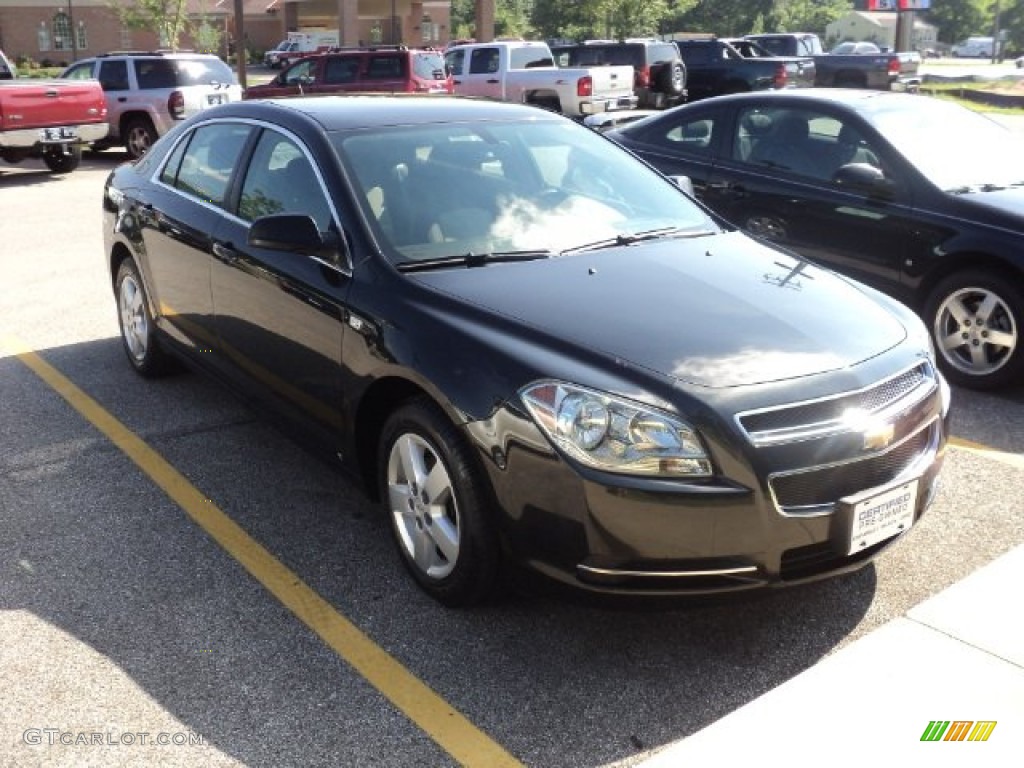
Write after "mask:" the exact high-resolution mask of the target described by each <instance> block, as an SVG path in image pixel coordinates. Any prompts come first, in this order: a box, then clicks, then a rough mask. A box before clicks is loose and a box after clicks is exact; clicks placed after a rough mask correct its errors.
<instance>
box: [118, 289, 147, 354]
mask: <svg viewBox="0 0 1024 768" xmlns="http://www.w3.org/2000/svg"><path fill="white" fill-rule="evenodd" d="M121 335H122V336H124V343H125V344H126V345H128V352H129V353H130V354H131V356H132V357H133V358H134V359H135V360H138V361H139V362H140V363H141V362H142V361H143V360H145V358H146V349H147V348H148V346H149V320H148V319H147V317H146V306H145V304H144V302H143V301H142V291H141V290H140V289H139V284H138V283H137V282H136V281H135V278H134V277H133V276H131V275H127V276H125V278H124V279H123V280H122V281H121Z"/></svg>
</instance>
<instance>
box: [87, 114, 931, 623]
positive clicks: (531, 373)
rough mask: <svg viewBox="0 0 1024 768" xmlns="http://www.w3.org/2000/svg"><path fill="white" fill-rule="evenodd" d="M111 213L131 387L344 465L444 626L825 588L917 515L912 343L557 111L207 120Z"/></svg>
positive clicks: (917, 408)
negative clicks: (479, 605) (530, 582)
mask: <svg viewBox="0 0 1024 768" xmlns="http://www.w3.org/2000/svg"><path fill="white" fill-rule="evenodd" d="M103 211H104V213H103V215H104V227H103V229H104V233H105V246H106V259H107V261H108V264H109V270H110V279H111V285H112V288H113V294H114V297H115V300H116V302H117V306H118V308H119V316H120V319H121V330H122V336H123V340H124V347H125V351H126V352H127V357H128V361H129V362H130V363H131V365H132V366H134V368H135V369H136V370H137V371H138V372H139V373H140V374H142V375H144V376H153V375H157V374H160V373H163V372H165V371H166V370H168V368H169V367H171V366H172V364H173V363H175V362H180V361H185V362H187V363H188V364H189V365H191V366H193V367H195V368H198V369H202V370H204V371H206V372H208V373H210V374H212V375H214V376H217V377H219V378H221V379H222V380H224V381H226V382H228V383H229V384H230V386H231V387H232V388H233V389H235V390H236V391H237V392H239V394H241V395H243V396H246V397H247V398H249V399H251V401H252V402H254V403H256V404H257V407H258V408H260V409H262V410H265V411H266V412H267V413H268V414H273V415H275V416H277V417H280V418H281V419H283V420H284V423H286V424H288V425H290V426H291V427H292V428H293V429H294V431H295V433H296V434H297V435H299V436H301V437H303V438H305V439H307V440H308V441H310V442H311V443H312V444H314V445H316V446H317V447H318V449H320V450H325V451H327V452H328V453H329V455H331V456H332V457H337V461H338V462H339V463H340V465H341V466H342V467H345V468H347V469H349V470H351V472H352V473H353V474H354V475H355V476H356V477H358V478H359V479H361V480H363V481H365V486H366V488H367V491H368V492H369V493H370V494H372V495H373V496H375V497H376V498H378V499H379V500H380V502H381V506H382V509H383V513H384V514H385V515H386V516H387V518H388V520H389V521H390V527H391V530H392V533H393V535H394V540H395V542H396V545H397V550H398V553H399V555H400V557H401V558H402V559H403V561H404V563H405V564H406V566H407V567H408V569H409V571H410V573H411V575H412V576H413V578H415V579H416V581H417V582H418V583H419V584H420V586H421V587H422V588H423V589H424V590H426V591H427V592H428V593H429V594H431V595H432V596H434V597H435V598H437V599H438V600H440V601H441V602H443V603H445V604H448V605H467V604H470V603H473V602H475V601H479V600H481V599H484V598H486V597H488V596H490V595H492V594H494V592H495V589H496V587H497V586H498V585H499V584H500V583H501V581H502V579H501V575H502V573H503V572H505V571H506V570H510V569H511V568H512V567H526V568H528V569H531V570H532V571H534V572H538V573H541V574H544V575H546V576H548V577H551V578H552V579H554V580H556V581H557V582H561V583H562V584H566V585H569V586H572V587H575V588H577V589H581V590H589V591H594V592H606V593H607V592H611V593H624V594H629V595H636V594H645V595H666V594H683V593H714V592H726V591H738V590H749V589H753V588H759V587H765V586H770V585H782V584H791V583H796V582H800V581H804V580H808V579H814V578H820V577H823V576H826V575H830V574H836V573H840V572H843V571H847V570H850V569H853V568H857V567H860V566H862V565H863V564H864V563H866V562H868V561H869V560H870V559H871V558H872V557H873V556H874V555H875V554H876V553H878V552H879V551H880V550H881V549H882V548H884V547H886V546H888V545H889V544H891V543H892V542H893V541H895V540H896V539H897V538H898V537H899V536H900V535H901V534H903V533H905V532H906V531H907V530H908V529H909V528H911V526H913V525H914V523H915V522H916V521H917V520H918V519H919V518H920V516H921V515H922V514H923V513H924V512H925V510H926V509H927V508H928V506H929V504H930V503H931V501H932V499H933V497H934V494H935V489H936V480H937V476H938V473H939V467H940V465H941V462H942V456H943V447H944V445H945V440H946V419H947V415H948V405H949V392H948V388H947V387H946V386H945V382H944V380H943V378H942V377H941V375H940V374H939V373H938V371H937V369H936V367H935V361H934V358H933V355H932V351H931V349H930V347H929V344H928V334H927V332H926V330H925V328H924V326H923V325H922V324H921V322H920V320H919V319H918V318H917V317H916V316H915V315H913V314H912V313H911V312H910V311H908V310H907V309H905V308H904V307H903V306H902V305H900V304H898V303H897V302H894V301H892V300H890V299H888V298H886V297H885V296H883V295H882V294H879V293H876V292H875V291H874V290H872V289H870V288H867V287H865V286H863V285H860V284H858V283H856V282H853V281H851V280H849V279H847V278H844V277H841V276H839V275H836V274H834V273H832V272H829V271H827V270H824V269H821V268H818V267H815V266H813V265H811V264H809V263H808V262H806V261H804V260H802V259H801V258H799V257H796V256H794V255H792V254H790V253H786V252H783V251H781V250H778V249H776V248H774V247H771V246H767V245H764V244H762V243H759V242H757V241H755V240H753V239H752V238H750V237H749V236H747V235H745V234H743V233H741V232H738V231H735V230H733V229H732V228H730V227H729V226H727V225H725V224H724V223H723V222H722V221H721V220H719V219H718V218H717V217H716V216H715V215H713V214H711V213H709V212H708V211H706V210H705V209H704V208H702V207H701V206H700V205H698V204H696V203H695V202H693V200H692V199H690V198H689V197H688V196H687V195H686V194H684V193H683V192H682V191H681V190H680V189H679V188H678V187H677V186H676V185H675V184H673V183H672V182H670V181H668V180H667V179H665V178H664V177H663V176H661V175H660V174H658V173H656V172H654V171H652V170H651V169H649V168H648V167H646V166H645V165H644V164H643V163H640V162H638V161H637V160H636V158H634V157H633V156H632V155H630V154H629V153H627V152H625V151H624V150H622V149H621V148H619V147H618V146H616V145H615V144H613V143H611V142H608V141H607V140H606V139H605V138H603V137H602V136H601V135H599V134H597V133H595V132H594V131H592V130H589V129H587V128H585V127H583V126H580V125H578V124H576V123H574V122H572V121H570V120H568V119H566V118H564V117H561V116H559V115H555V114H553V113H550V112H546V111H543V110H538V109H535V108H532V107H527V106H521V105H512V104H501V103H491V102H483V101H469V100H458V99H417V98H390V97H385V98H372V97H342V98H334V97H327V98H315V99H290V100H281V101H253V102H243V103H238V104H230V105H224V106H221V107H216V108H213V109H210V110H207V111H204V112H203V113H202V114H201V115H198V116H196V117H194V118H192V119H190V120H188V121H186V122H185V123H183V124H181V125H180V126H178V127H177V128H175V129H174V130H173V131H172V132H171V133H169V134H168V135H167V136H165V137H164V138H163V139H161V140H160V141H158V142H157V143H156V145H155V146H154V147H153V149H152V151H151V152H149V153H148V154H147V155H146V156H145V158H144V159H143V160H142V161H141V162H139V163H137V164H131V165H124V166H122V167H120V168H118V169H116V170H115V171H114V172H113V173H112V174H111V175H110V177H109V179H108V181H107V184H106V187H105V190H104V195H103ZM167 407H168V408H173V407H175V406H174V404H173V403H168V404H167Z"/></svg>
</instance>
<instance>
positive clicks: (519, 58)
mask: <svg viewBox="0 0 1024 768" xmlns="http://www.w3.org/2000/svg"><path fill="white" fill-rule="evenodd" d="M554 63H555V62H554V61H553V60H552V59H551V57H550V56H548V52H547V51H546V50H543V49H536V48H531V47H524V48H513V49H511V50H510V51H509V65H508V66H509V69H531V68H533V67H550V66H553V65H554Z"/></svg>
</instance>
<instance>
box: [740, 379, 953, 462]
mask: <svg viewBox="0 0 1024 768" xmlns="http://www.w3.org/2000/svg"><path fill="white" fill-rule="evenodd" d="M935 386H936V382H935V375H934V373H933V372H932V369H931V366H930V365H929V364H928V363H921V364H920V365H917V366H915V367H913V368H911V369H909V370H907V371H904V372H903V373H901V374H899V375H898V376H895V377H893V378H891V379H887V380H885V381H883V382H881V383H879V384H875V385H873V386H871V387H868V388H866V389H862V390H860V391H858V392H848V393H846V394H843V395H839V396H837V397H832V398H828V399H824V400H815V401H812V402H806V403H799V404H796V405H789V406H783V407H781V408H773V409H771V410H765V411H754V412H750V413H744V414H740V415H739V416H738V417H737V420H738V422H739V424H740V426H741V427H742V428H743V430H744V431H745V432H746V433H747V435H749V436H750V438H751V441H752V442H753V443H754V444H755V445H760V444H767V443H780V442H791V441H794V440H806V439H810V438H813V437H821V436H825V435H827V434H834V433H836V432H841V431H846V430H845V428H844V427H843V426H842V425H843V416H844V414H845V413H847V412H849V411H850V410H852V409H859V410H861V411H864V412H867V413H877V412H879V411H883V410H885V409H886V408H888V407H890V406H892V405H893V404H895V403H898V402H900V401H901V400H904V399H908V400H909V399H910V398H911V397H912V396H913V397H914V399H923V398H924V396H925V395H926V394H927V393H928V392H930V391H932V389H933V388H934V387H935ZM915 395H916V396H915Z"/></svg>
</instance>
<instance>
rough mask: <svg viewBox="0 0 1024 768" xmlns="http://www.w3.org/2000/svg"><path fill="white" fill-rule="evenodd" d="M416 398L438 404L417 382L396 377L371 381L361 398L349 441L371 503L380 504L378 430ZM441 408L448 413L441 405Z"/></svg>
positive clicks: (360, 477)
mask: <svg viewBox="0 0 1024 768" xmlns="http://www.w3.org/2000/svg"><path fill="white" fill-rule="evenodd" d="M418 397H427V398H429V399H430V400H431V401H432V402H434V403H437V398H435V397H434V396H432V395H431V394H430V393H429V392H428V391H427V390H426V389H425V388H424V387H422V386H420V385H419V384H417V383H416V382H414V381H410V380H409V379H405V378H401V377H399V376H389V377H387V378H381V379H378V380H377V381H374V382H373V383H372V384H371V385H370V386H369V387H368V388H367V390H366V391H365V392H364V393H363V395H362V397H361V398H360V401H359V406H358V410H357V412H356V415H355V419H354V422H353V429H352V436H351V440H352V446H353V450H354V451H355V458H356V462H357V470H356V471H357V474H358V476H359V479H360V480H361V481H362V483H363V487H364V489H365V491H366V493H367V494H368V495H369V497H370V498H371V499H372V500H373V501H380V493H379V489H378V488H377V482H376V477H377V469H378V467H377V445H378V442H379V440H378V438H379V435H380V433H381V429H382V428H383V427H384V423H385V422H386V421H387V419H388V417H389V416H390V415H391V414H392V413H394V411H395V410H396V409H398V408H399V407H401V406H402V405H403V404H404V403H407V402H409V401H410V400H414V399H416V398H418ZM438 405H440V404H438ZM440 407H441V408H442V410H445V411H446V412H447V409H445V408H444V407H443V406H440Z"/></svg>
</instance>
